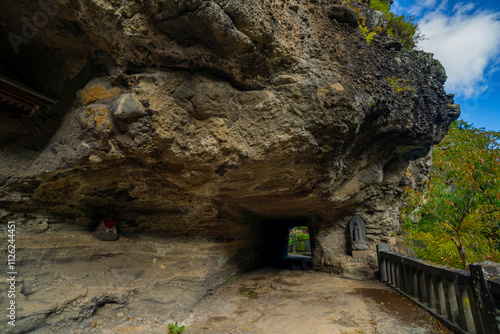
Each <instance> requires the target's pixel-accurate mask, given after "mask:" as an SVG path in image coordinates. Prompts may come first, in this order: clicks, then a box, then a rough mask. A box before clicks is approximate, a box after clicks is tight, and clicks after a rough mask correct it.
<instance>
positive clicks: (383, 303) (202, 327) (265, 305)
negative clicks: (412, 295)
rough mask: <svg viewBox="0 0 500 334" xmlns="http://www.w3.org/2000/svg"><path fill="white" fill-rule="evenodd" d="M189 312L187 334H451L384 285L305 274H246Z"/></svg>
mask: <svg viewBox="0 0 500 334" xmlns="http://www.w3.org/2000/svg"><path fill="white" fill-rule="evenodd" d="M193 311H194V312H193V313H192V318H191V319H189V320H188V321H186V324H187V326H186V332H188V333H191V334H194V333H248V334H251V333H252V334H253V333H255V334H257V333H259V334H261V333H264V334H265V333H269V334H271V333H273V334H280V333H283V334H285V333H286V334H295V333H297V334H298V333H307V334H323V333H324V334H327V333H328V334H331V333H334V334H344V333H345V334H347V333H366V334H368V333H381V334H393V333H394V334H396V333H408V334H412V333H415V334H417V333H418V334H419V333H451V332H448V331H446V330H444V329H442V326H439V328H440V329H437V328H436V325H438V323H437V322H436V321H435V320H434V319H432V318H431V317H430V316H429V315H428V313H426V312H424V311H423V310H421V309H419V308H418V307H417V306H415V305H414V304H413V303H411V302H410V301H409V300H408V299H406V298H405V297H402V296H401V295H400V294H398V293H397V292H394V291H392V290H391V289H390V288H388V287H387V286H386V285H384V284H381V283H379V282H372V281H368V282H367V281H360V280H354V279H348V278H340V277H335V276H332V275H327V274H322V273H315V272H305V271H291V270H271V269H266V270H261V271H257V272H253V273H249V274H246V275H244V276H242V277H240V278H239V279H237V280H235V281H234V282H233V283H231V284H229V285H228V286H227V287H226V288H225V289H223V290H222V291H220V292H219V293H218V294H217V295H215V296H211V297H210V298H208V299H206V300H205V301H204V302H202V303H201V304H199V305H198V306H197V307H196V308H195V309H194V310H193Z"/></svg>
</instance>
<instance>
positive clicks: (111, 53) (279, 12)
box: [0, 0, 459, 333]
mask: <svg viewBox="0 0 500 334" xmlns="http://www.w3.org/2000/svg"><path fill="white" fill-rule="evenodd" d="M351 2H352V4H351V5H350V6H349V7H351V8H354V9H356V10H352V9H349V8H348V7H345V6H344V4H343V3H341V2H340V1H335V0H330V1H327V0H324V1H321V0H311V1H305V0H279V1H277V0H254V1H243V0H207V1H202V0H181V1H178V0H176V1H174V0H162V1H152V0H135V1H121V0H71V1H62V0H45V1H44V0H41V1H40V2H32V1H14V0H5V1H3V2H2V5H1V6H2V7H3V9H2V10H1V11H0V30H1V31H2V33H1V36H2V39H1V43H2V48H1V49H2V52H1V59H2V62H1V63H2V65H1V68H0V70H1V72H2V73H4V75H7V76H9V77H12V78H15V79H16V80H19V81H22V82H23V83H24V84H27V85H29V86H30V87H32V88H34V89H37V90H39V91H41V92H42V93H44V94H46V95H48V96H51V97H53V98H56V99H58V103H57V104H55V105H53V106H50V107H45V108H42V109H41V110H40V111H38V112H37V113H36V114H35V115H34V117H32V118H12V117H8V116H5V115H2V114H0V129H1V131H0V145H1V146H0V147H1V151H0V155H1V164H0V173H1V174H0V217H2V224H4V223H7V221H8V220H16V221H17V222H18V238H19V239H18V248H19V251H18V254H19V255H18V258H20V259H21V260H20V262H19V263H18V266H19V267H20V268H24V270H25V271H24V273H25V274H23V276H24V277H23V279H24V281H23V283H22V290H21V294H22V296H23V297H22V298H23V300H22V301H21V300H20V299H19V303H20V304H23V305H24V307H25V309H24V311H25V312H23V311H22V310H21V311H19V317H20V318H19V324H20V326H19V327H17V328H16V330H21V329H20V328H22V330H24V331H29V330H35V329H36V328H39V331H37V333H42V332H43V331H44V330H60V328H62V327H61V326H66V325H68V324H69V325H74V324H75V323H79V322H81V321H84V320H85V319H87V318H88V317H90V315H92V313H93V312H96V310H98V309H99V308H100V307H102V306H103V305H105V304H109V303H117V304H119V305H120V306H123V307H125V306H127V307H129V308H131V309H133V308H134V307H135V308H137V305H138V304H141V305H145V304H147V303H153V304H154V306H148V307H149V308H150V309H152V308H155V309H156V308H158V307H160V308H161V310H162V312H164V313H163V314H164V317H165V319H164V321H165V320H166V319H173V318H176V317H177V316H178V317H177V318H176V319H180V320H182V316H187V313H186V312H188V311H189V308H190V307H191V306H192V305H194V304H195V303H196V302H198V301H199V300H200V299H201V298H203V297H204V296H206V295H207V294H208V293H209V292H210V291H212V290H214V289H217V288H219V287H220V286H221V285H222V284H224V282H225V281H227V279H229V278H230V277H231V276H232V275H234V274H236V273H237V272H238V271H240V270H242V269H246V268H254V267H257V266H262V265H267V264H269V263H270V262H271V261H273V260H276V259H278V258H279V257H280V255H282V254H283V249H284V248H286V239H287V229H288V227H290V226H295V225H308V226H309V229H310V231H311V238H312V244H313V262H314V265H315V268H316V269H317V270H323V271H327V272H332V273H339V274H351V275H361V276H363V277H364V276H370V275H373V272H374V271H375V269H376V268H375V263H376V257H375V256H374V255H375V253H374V249H375V245H376V244H377V243H380V242H385V243H389V244H390V245H393V246H395V245H396V244H397V236H398V235H399V233H400V222H399V208H400V202H401V195H402V192H403V186H404V184H405V183H406V182H409V176H408V171H410V172H411V173H417V174H418V173H420V172H419V171H421V170H422V168H419V167H418V165H420V167H423V169H424V170H425V161H426V160H425V159H426V157H427V156H428V153H429V150H430V148H431V146H432V145H434V144H436V143H438V142H440V141H441V140H442V138H443V137H444V136H445V134H446V132H447V129H448V126H449V124H450V123H451V122H452V121H453V120H455V119H456V118H458V115H459V107H458V106H457V105H455V104H454V102H453V96H452V95H447V94H446V93H445V92H444V90H443V84H444V81H445V80H446V75H445V72H444V69H443V67H442V66H441V65H440V63H439V62H438V61H436V60H434V59H433V58H432V55H431V54H427V53H424V52H422V51H416V50H406V49H404V48H402V47H401V44H400V43H399V42H397V41H395V40H392V39H391V38H389V37H387V35H386V34H385V33H384V32H383V29H384V20H383V17H382V18H380V16H379V14H380V13H379V12H378V13H375V12H373V11H372V10H371V9H369V7H368V5H367V4H366V3H364V2H357V1H351ZM355 12H358V13H362V14H363V15H364V16H365V17H369V18H372V19H371V21H370V22H371V24H372V26H373V25H374V26H377V25H380V27H381V29H380V31H381V33H379V34H377V35H375V37H374V38H373V40H372V41H371V43H370V44H368V43H367V41H366V39H365V37H364V36H363V33H362V32H361V31H360V29H359V28H358V25H357V17H356V14H355ZM411 177H416V178H420V179H421V178H422V177H424V176H423V175H411V176H410V178H411ZM107 210H113V211H115V212H116V215H117V218H118V221H119V225H118V228H119V231H120V233H121V234H122V238H121V239H120V240H119V241H117V242H116V243H107V244H106V243H105V244H103V243H102V242H100V241H98V240H95V239H92V238H91V237H90V236H89V234H88V232H87V231H88V230H89V229H90V228H91V226H92V224H94V223H95V222H96V219H98V217H99V216H100V215H102V214H103V213H104V212H106V211H107ZM355 214H356V215H358V216H359V217H361V218H362V219H363V220H364V222H365V224H366V240H367V245H368V247H369V249H370V251H371V253H370V255H369V256H367V257H365V258H363V259H359V260H353V258H352V257H351V256H350V253H349V252H350V237H349V232H348V228H347V225H348V222H349V220H350V219H351V218H352V217H353V215H355ZM166 249H168V250H167V251H166ZM4 251H5V250H4ZM40 252H43V254H44V255H43V256H39V255H40ZM102 261H104V262H102ZM97 262H99V263H97ZM56 264H57V265H56ZM161 266H163V268H162V267H161ZM20 270H21V269H20ZM111 274H112V275H114V276H113V277H114V278H113V279H112V280H111V281H110V280H109V279H108V277H109V275H111ZM85 275H87V276H85ZM43 285H45V286H43ZM54 286H61V289H62V291H60V292H58V295H57V296H53V298H54V301H53V302H52V303H51V302H50V301H49V300H50V298H52V297H50V298H49V297H48V294H49V292H48V291H50V290H48V289H49V288H50V287H54ZM63 287H65V288H64V289H66V290H64V289H63ZM2 297H3V296H2ZM180 300H182V302H179V301H180ZM42 304H43V305H42ZM153 304H151V305H153ZM2 305H3V304H2ZM148 305H149V304H148ZM30 309H31V310H36V311H33V312H32V311H29V310H30ZM181 315H182V316H181ZM3 321H5V320H4V319H2V320H0V323H2V324H3ZM40 326H41V327H40ZM44 326H45V327H44ZM40 328H41V329H40ZM14 332H15V331H14Z"/></svg>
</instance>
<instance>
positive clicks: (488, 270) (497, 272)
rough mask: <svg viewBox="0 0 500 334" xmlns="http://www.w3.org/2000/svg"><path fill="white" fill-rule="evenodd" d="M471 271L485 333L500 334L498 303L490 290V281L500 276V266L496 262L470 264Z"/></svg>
mask: <svg viewBox="0 0 500 334" xmlns="http://www.w3.org/2000/svg"><path fill="white" fill-rule="evenodd" d="M469 271H470V273H471V277H472V284H473V289H474V295H475V297H476V298H475V299H476V302H477V304H478V307H479V310H480V312H481V316H482V322H483V326H484V330H485V333H488V334H490V333H491V334H500V328H499V323H498V320H497V317H496V314H497V310H496V304H495V303H496V301H495V300H494V298H493V296H492V294H491V293H490V291H489V288H488V281H489V279H490V278H493V277H498V276H500V264H498V263H494V262H481V263H475V264H470V265H469Z"/></svg>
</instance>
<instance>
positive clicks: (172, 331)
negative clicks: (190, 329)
mask: <svg viewBox="0 0 500 334" xmlns="http://www.w3.org/2000/svg"><path fill="white" fill-rule="evenodd" d="M184 328H185V327H184V326H180V327H179V326H177V322H175V324H168V333H169V334H180V333H182V332H183V331H184Z"/></svg>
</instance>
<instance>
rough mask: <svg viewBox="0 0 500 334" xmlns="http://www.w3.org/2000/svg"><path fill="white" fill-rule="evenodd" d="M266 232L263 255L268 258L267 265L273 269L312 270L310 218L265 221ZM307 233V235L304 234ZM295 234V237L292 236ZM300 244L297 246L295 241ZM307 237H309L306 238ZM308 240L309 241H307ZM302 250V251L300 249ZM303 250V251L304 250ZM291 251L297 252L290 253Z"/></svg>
mask: <svg viewBox="0 0 500 334" xmlns="http://www.w3.org/2000/svg"><path fill="white" fill-rule="evenodd" d="M264 224H265V225H264V226H266V227H267V228H266V230H265V231H263V233H264V238H263V239H264V241H265V251H264V252H263V253H262V254H263V256H264V257H266V258H267V261H266V262H267V264H268V265H270V266H271V267H276V268H284V269H292V270H312V269H313V265H312V264H313V258H312V254H313V252H312V247H313V246H312V244H313V242H311V241H312V240H311V238H312V237H311V236H310V234H309V233H310V231H311V228H310V226H309V225H310V224H311V221H310V219H309V218H302V217H301V218H295V217H291V218H280V219H270V220H266V221H264ZM304 231H305V232H306V233H305V234H304V233H303V232H304ZM292 234H293V237H291V235H292ZM298 234H300V235H301V237H300V238H301V239H304V240H300V242H299V243H296V244H295V248H294V246H293V245H294V239H297V240H295V241H299V240H298ZM306 235H307V237H306ZM305 239H307V241H306V240H305ZM299 248H300V249H299ZM302 248H303V249H302ZM290 250H292V251H293V250H295V252H294V253H290Z"/></svg>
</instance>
